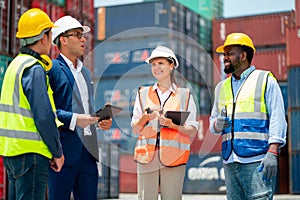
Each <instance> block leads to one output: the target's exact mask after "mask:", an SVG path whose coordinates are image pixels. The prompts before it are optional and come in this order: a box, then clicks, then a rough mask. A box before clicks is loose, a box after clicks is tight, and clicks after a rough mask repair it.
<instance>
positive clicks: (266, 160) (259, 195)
mask: <svg viewBox="0 0 300 200" xmlns="http://www.w3.org/2000/svg"><path fill="white" fill-rule="evenodd" d="M216 51H217V52H218V53H223V55H224V58H223V61H224V65H225V69H224V72H225V73H227V74H232V76H231V77H229V78H227V79H225V80H223V81H221V82H220V83H218V85H217V86H216V89H215V100H214V105H213V108H212V111H211V117H210V131H211V132H212V133H215V134H221V135H222V157H223V163H224V172H225V183H226V192H227V199H228V200H237V199H240V200H243V199H273V194H274V189H275V185H276V174H277V168H278V154H279V149H280V147H282V146H283V145H285V143H286V130H287V123H286V120H285V111H284V104H283V98H282V94H281V91H280V88H279V85H278V83H277V81H276V79H275V78H274V76H273V75H272V73H271V72H269V71H265V70H258V69H256V67H255V66H253V65H252V66H251V62H252V58H253V56H254V53H255V52H256V49H255V47H254V45H253V42H252V40H251V38H250V37H249V36H248V35H246V34H244V33H231V34H229V35H228V36H227V38H226V40H225V42H224V44H223V45H222V46H220V47H218V48H217V49H216Z"/></svg>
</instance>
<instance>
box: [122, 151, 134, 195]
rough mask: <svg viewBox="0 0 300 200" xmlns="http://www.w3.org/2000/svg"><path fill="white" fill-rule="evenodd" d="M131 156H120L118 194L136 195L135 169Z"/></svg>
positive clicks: (126, 154)
mask: <svg viewBox="0 0 300 200" xmlns="http://www.w3.org/2000/svg"><path fill="white" fill-rule="evenodd" d="M136 167H137V166H136V162H134V160H133V154H128V153H122V154H121V155H120V193H137V168H136Z"/></svg>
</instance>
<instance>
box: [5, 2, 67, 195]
mask: <svg viewBox="0 0 300 200" xmlns="http://www.w3.org/2000/svg"><path fill="white" fill-rule="evenodd" d="M53 26H54V24H53V22H52V21H51V20H50V18H49V17H48V15H47V14H46V13H45V12H43V11H42V10H40V9H37V8H34V9H30V10H28V11H26V12H25V13H24V14H22V16H21V17H20V20H19V22H18V32H17V35H16V36H17V38H20V40H21V45H22V48H21V49H20V53H19V54H18V55H17V56H16V57H15V58H14V60H13V61H12V62H11V64H10V65H9V66H8V68H7V71H6V74H5V77H4V80H3V85H2V90H1V99H0V144H1V145H0V155H1V156H3V158H4V166H5V168H6V170H7V174H8V180H9V188H8V191H9V194H8V199H44V197H45V194H46V185H47V180H48V174H49V166H50V167H51V168H52V169H53V170H55V171H57V172H59V171H60V170H61V167H62V165H63V163H64V156H63V152H62V147H61V143H60V140H59V134H58V130H57V126H56V123H55V114H54V111H55V106H54V104H53V103H51V102H53V100H52V101H51V97H52V96H51V93H50V92H51V89H50V87H49V81H48V77H47V76H46V70H48V69H49V68H51V60H50V58H49V57H48V56H47V54H49V51H50V48H51V41H52V40H51V39H52V34H51V29H52V28H53ZM49 161H50V162H49Z"/></svg>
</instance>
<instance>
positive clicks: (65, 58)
mask: <svg viewBox="0 0 300 200" xmlns="http://www.w3.org/2000/svg"><path fill="white" fill-rule="evenodd" d="M60 55H61V56H62V57H63V59H64V60H65V61H66V63H67V65H68V66H69V67H70V69H71V70H73V71H77V72H78V73H79V72H81V70H82V67H83V64H82V62H81V61H80V60H79V59H77V68H75V66H74V65H73V62H72V61H71V60H70V59H69V58H67V57H66V56H64V55H63V54H60Z"/></svg>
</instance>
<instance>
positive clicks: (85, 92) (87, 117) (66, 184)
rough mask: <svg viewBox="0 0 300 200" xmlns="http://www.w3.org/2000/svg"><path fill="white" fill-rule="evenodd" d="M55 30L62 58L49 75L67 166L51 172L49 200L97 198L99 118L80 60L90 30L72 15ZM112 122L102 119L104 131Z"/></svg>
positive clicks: (91, 89)
mask: <svg viewBox="0 0 300 200" xmlns="http://www.w3.org/2000/svg"><path fill="white" fill-rule="evenodd" d="M54 25H55V26H56V27H57V28H53V29H52V31H53V34H52V40H53V41H52V42H53V43H54V44H55V45H57V46H58V48H59V50H60V55H59V56H58V57H57V58H56V59H55V60H53V66H52V69H51V70H50V71H49V72H48V75H49V82H50V85H51V88H52V90H53V98H54V101H55V106H56V109H57V117H58V119H59V120H60V121H61V122H62V123H63V125H62V126H60V127H59V133H60V136H61V137H60V140H61V144H62V148H63V152H64V155H65V164H64V166H63V167H62V170H61V172H60V173H56V172H54V171H52V170H50V175H49V195H48V196H49V200H58V199H59V200H69V199H70V198H71V192H72V193H73V197H74V199H78V200H95V199H97V189H98V187H97V185H98V170H97V161H98V160H99V157H98V156H99V152H98V141H97V133H96V126H95V124H96V123H97V122H98V117H94V116H91V114H92V113H94V112H95V110H94V94H93V85H92V76H91V73H90V71H89V70H88V68H87V67H85V66H84V65H83V63H82V61H81V60H80V59H79V58H80V57H81V56H83V54H84V46H85V42H86V39H85V37H84V34H85V33H87V32H89V31H90V28H89V27H87V26H83V25H81V24H80V22H79V21H78V20H76V19H75V18H73V17H71V16H64V17H62V18H60V19H58V20H57V21H56V22H55V23H54ZM111 124H112V121H111V119H107V120H102V121H100V122H99V123H98V126H99V127H100V128H101V129H103V130H108V129H109V128H110V127H111Z"/></svg>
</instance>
